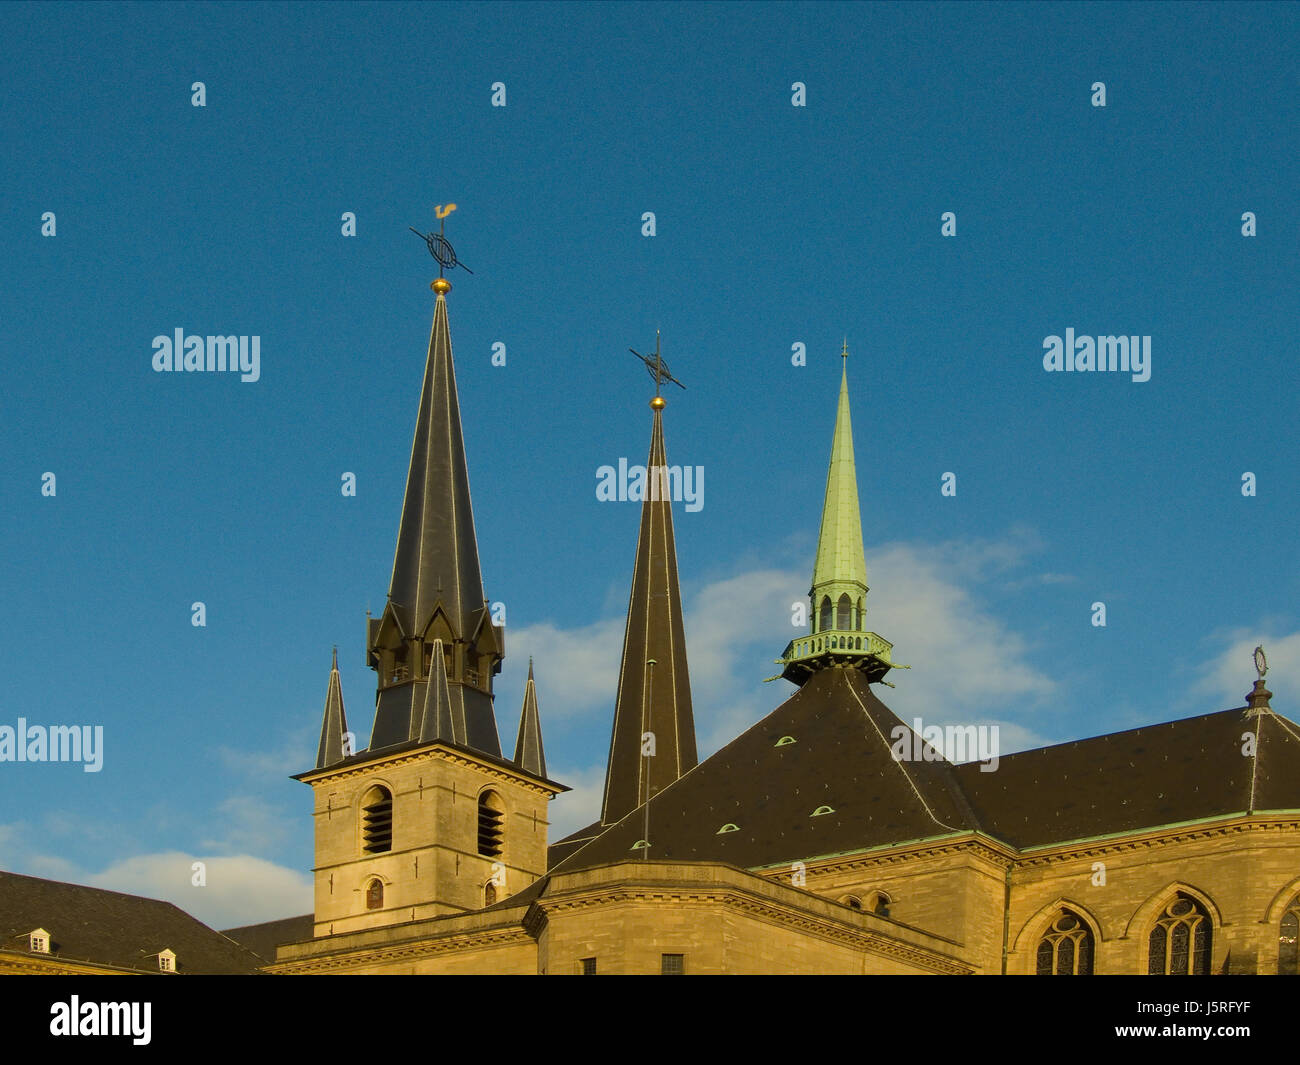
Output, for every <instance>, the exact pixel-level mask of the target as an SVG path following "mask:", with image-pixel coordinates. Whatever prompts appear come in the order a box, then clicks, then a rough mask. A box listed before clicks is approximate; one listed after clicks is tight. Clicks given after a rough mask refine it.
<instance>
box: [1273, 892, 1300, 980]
mask: <svg viewBox="0 0 1300 1065" xmlns="http://www.w3.org/2000/svg"><path fill="white" fill-rule="evenodd" d="M1277 947H1278V950H1277V974H1278V976H1300V895H1297V896H1296V897H1295V898H1293V899H1292V900H1291V904H1290V905H1289V906H1288V907H1287V908H1286V912H1285V913H1283V914H1282V927H1281V928H1280V929H1279V930H1278V937H1277Z"/></svg>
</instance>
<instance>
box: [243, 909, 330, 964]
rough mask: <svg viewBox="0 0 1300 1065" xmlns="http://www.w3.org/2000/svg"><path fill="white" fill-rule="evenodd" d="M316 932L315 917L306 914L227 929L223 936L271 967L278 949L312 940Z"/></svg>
mask: <svg viewBox="0 0 1300 1065" xmlns="http://www.w3.org/2000/svg"><path fill="white" fill-rule="evenodd" d="M315 931H316V917H315V915H314V914H310V913H304V914H303V915H302V916H301V917H282V918H280V919H279V920H278V921H263V922H262V923H261V924H247V925H243V926H241V927H239V928H226V929H223V930H222V932H221V934H222V935H223V936H228V937H229V938H231V939H233V940H234V941H235V942H236V943H238V944H239V945H240V946H241V947H243V948H244V949H245V950H248V951H251V952H252V953H253V954H256V955H257V956H258V957H259V958H261V959H262V961H264V962H266V963H267V964H268V965H269V964H270V963H271V962H273V961H275V948H276V947H279V946H283V945H284V944H285V943H301V942H303V941H304V940H308V939H311V938H312V936H313V935H314V934H315Z"/></svg>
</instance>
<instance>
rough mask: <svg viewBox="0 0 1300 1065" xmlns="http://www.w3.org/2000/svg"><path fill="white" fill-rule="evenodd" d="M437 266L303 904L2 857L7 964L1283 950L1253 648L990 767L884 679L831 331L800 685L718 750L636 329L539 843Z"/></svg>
mask: <svg viewBox="0 0 1300 1065" xmlns="http://www.w3.org/2000/svg"><path fill="white" fill-rule="evenodd" d="M432 288H433V290H434V293H435V299H434V309H433V328H432V333H431V336H430V340H429V348H428V355H427V360H426V364H425V372H424V384H423V388H422V391H421V394H420V401H419V408H418V411H417V413H416V422H415V434H414V441H413V444H412V447H411V462H410V469H409V472H408V475H407V482H406V494H405V498H404V500H403V503H402V510H401V517H400V520H399V523H398V529H397V547H396V552H395V555H394V559H393V571H392V579H391V583H390V585H389V591H388V598H387V602H386V604H385V606H384V609H383V612H382V613H381V614H380V615H379V616H378V617H370V618H369V619H368V621H367V626H366V644H367V647H366V654H367V660H368V662H369V664H370V666H371V668H373V669H374V671H375V674H376V679H377V689H376V697H375V717H374V723H373V727H372V729H371V733H370V743H369V745H368V747H366V749H364V750H354V749H353V748H354V744H353V742H352V736H353V733H352V732H350V731H349V729H348V722H347V717H346V714H345V710H344V705H343V694H342V685H341V682H340V675H339V669H338V659H337V652H336V654H335V658H334V662H333V666H332V668H331V670H330V675H329V684H328V688H327V694H326V699H325V708H324V715H323V720H322V723H321V730H320V742H319V746H318V749H317V754H316V764H315V766H314V767H312V768H310V769H308V770H307V771H306V772H303V773H301V774H298V775H297V776H296V777H295V779H297V780H300V781H302V782H303V783H304V784H306V785H308V786H310V788H311V789H312V794H313V797H314V803H313V819H314V825H315V866H314V870H313V873H314V883H315V905H314V910H313V912H312V913H310V914H306V915H303V916H301V917H289V918H285V919H283V920H279V921H271V922H267V923H263V924H258V925H251V926H247V927H243V928H233V929H227V930H225V932H224V933H217V932H215V931H213V930H212V929H210V928H207V927H206V926H204V925H202V924H200V923H199V922H197V921H195V920H194V919H193V918H191V917H189V916H188V915H186V914H184V913H183V912H182V911H180V910H178V909H177V908H176V907H174V906H171V904H169V903H161V902H155V901H153V900H147V899H141V898H137V897H136V896H130V895H120V894H117V893H114V892H107V891H101V890H98V889H94V888H85V887H79V886H76V885H67V884H58V883H54V882H51V881H44V880H37V879H35V878H31V877H22V876H17V875H14V874H7V873H4V874H0V916H3V920H0V925H2V926H3V928H0V931H4V933H5V942H4V943H3V944H0V972H171V973H177V974H184V973H187V972H189V973H201V972H207V973H221V972H224V973H253V972H262V973H272V974H330V973H338V974H370V973H374V974H412V973H430V974H574V975H596V974H619V973H622V974H664V975H684V974H705V973H707V974H723V973H737V974H766V973H783V974H838V973H843V974H849V973H857V974H903V973H918V974H920V973H948V974H1001V975H1007V974H1010V975H1016V974H1020V975H1035V974H1036V975H1091V974H1151V975H1208V974H1227V973H1231V974H1255V973H1258V974H1291V975H1294V974H1297V971H1298V969H1300V953H1298V951H1300V942H1298V941H1300V726H1297V725H1296V724H1295V723H1294V722H1292V721H1290V720H1288V719H1287V718H1286V717H1283V716H1282V715H1281V714H1279V713H1277V712H1276V711H1274V710H1273V708H1272V706H1271V705H1270V698H1271V693H1270V692H1269V691H1268V689H1267V687H1266V686H1265V683H1264V674H1265V672H1266V670H1267V663H1266V662H1265V661H1264V658H1263V652H1262V650H1260V651H1257V652H1256V671H1257V679H1256V681H1255V682H1254V686H1253V689H1252V690H1251V691H1250V693H1249V694H1248V695H1247V696H1246V705H1245V706H1241V707H1235V708H1231V709H1226V710H1219V711H1217V712H1214V713H1207V714H1204V715H1202V716H1199V717H1193V718H1187V719H1184V720H1180V721H1172V722H1165V723H1156V724H1151V725H1148V726H1145V727H1142V728H1137V729H1132V730H1130V731H1126V732H1117V733H1111V734H1108V735H1103V736H1095V737H1092V738H1088V739H1081V740H1076V741H1073V742H1069V743H1062V744H1057V745H1055V746H1051V747H1043V748H1039V749H1036V750H1028V751H1023V752H1020V753H1017V754H1012V755H1003V756H1001V757H1000V758H997V757H995V758H993V759H991V760H987V761H984V762H977V761H964V762H963V761H962V760H961V759H960V758H951V759H950V758H949V757H945V752H944V751H941V750H939V749H937V747H936V746H935V745H933V744H931V743H930V742H928V740H929V737H924V736H917V735H916V734H915V733H914V732H913V731H912V730H911V729H910V728H909V727H908V726H907V725H906V724H904V723H903V722H902V721H901V720H900V719H899V718H898V717H896V716H895V715H894V713H893V712H892V711H891V710H890V709H889V707H888V706H886V705H885V703H883V702H882V701H881V700H880V699H879V698H878V697H877V695H876V692H875V689H874V687H873V685H877V684H879V683H881V682H883V681H884V678H885V676H886V675H887V674H888V673H889V672H890V671H891V670H894V669H897V668H900V667H899V666H898V664H897V663H895V662H894V661H893V647H892V645H891V644H890V642H889V641H888V640H886V639H885V638H884V637H882V636H880V635H878V634H877V633H875V632H872V631H869V630H868V628H867V613H868V607H867V598H868V594H869V587H868V584H867V566H866V559H865V555H864V551H863V542H862V528H861V519H860V513H859V506H858V492H857V472H856V468H855V464H854V453H853V433H852V426H851V421H850V404H849V384H848V358H849V353H848V345H847V342H846V343H845V345H844V349H843V351H842V352H841V375H840V387H839V395H838V402H837V408H836V412H835V419H834V427H833V431H832V436H831V452H830V464H829V469H828V472H827V476H826V492H825V500H824V504H823V509H822V517H821V528H820V533H819V538H818V543H817V551H816V557H815V559H814V561H813V571H812V584H811V588H810V590H809V613H808V618H809V626H808V627H809V631H808V632H807V633H806V634H804V635H800V636H797V637H796V638H795V639H793V640H791V641H790V643H789V644H788V645H787V646H786V647H785V648H784V650H783V651H782V653H781V655H780V657H779V658H778V659H777V662H778V664H779V665H780V667H781V668H780V673H779V676H780V677H783V678H785V679H786V680H789V681H791V682H792V683H793V684H794V685H795V686H796V687H797V690H796V691H795V692H794V694H793V695H791V696H790V698H788V699H787V700H786V701H785V702H784V703H782V704H781V705H780V706H778V707H777V708H776V709H775V710H773V711H772V712H771V713H770V714H768V715H767V716H766V717H765V718H763V719H762V720H761V721H759V722H757V723H756V724H754V725H753V726H751V727H750V728H749V729H747V730H746V731H745V732H743V733H742V734H741V735H739V736H737V737H736V738H735V739H734V740H732V741H731V742H730V743H728V744H727V745H726V746H724V747H723V748H722V749H721V750H719V751H718V752H717V753H715V754H713V755H712V756H711V757H709V758H707V759H705V760H704V761H703V762H701V761H699V759H698V757H697V752H696V741H695V724H694V713H693V709H692V703H691V685H690V674H689V669H688V664H687V660H688V643H687V639H686V633H685V631H684V625H683V620H682V607H681V593H680V590H679V588H678V578H677V557H676V547H675V543H674V536H673V519H672V504H673V498H672V497H673V495H674V493H673V492H672V491H671V490H661V489H668V488H670V485H669V483H668V482H669V480H670V474H669V471H670V470H671V467H669V466H668V462H667V451H666V448H665V443H664V424H663V422H664V409H665V407H666V401H665V400H664V398H663V397H662V396H661V395H660V391H661V387H660V386H661V385H662V384H663V382H664V381H665V380H672V378H671V377H670V376H669V375H668V373H667V368H666V367H665V366H664V365H663V363H662V360H661V358H660V357H659V355H658V352H657V351H656V356H655V358H654V359H653V360H651V359H649V358H647V357H645V356H642V358H643V359H644V360H645V361H646V364H647V367H648V368H649V369H650V371H651V374H652V376H653V377H654V380H655V384H656V389H655V396H654V398H653V399H651V401H650V407H651V411H652V414H651V428H650V452H649V459H648V462H647V466H646V471H647V474H648V481H649V485H648V486H643V487H644V489H645V490H644V491H643V492H642V493H641V496H642V498H641V500H640V502H641V516H640V530H639V535H638V538H637V545H636V555H635V563H634V565H633V571H632V583H631V590H630V594H629V598H628V609H627V623H626V630H625V635H624V641H623V652H622V662H621V668H620V671H619V680H618V687H617V692H616V693H614V694H615V701H614V712H613V723H612V728H611V736H610V746H609V761H608V765H607V768H606V775H605V787H604V793H603V797H602V803H601V809H600V816H599V818H598V819H597V820H596V821H594V822H593V823H592V824H590V825H588V826H586V827H585V828H583V829H581V830H579V831H577V832H573V833H571V834H570V835H568V836H566V837H564V838H563V839H557V840H552V839H550V837H549V831H548V826H549V819H548V805H549V803H550V801H551V799H553V798H554V797H555V796H556V795H558V794H561V793H562V792H564V791H566V790H568V789H567V788H566V787H565V786H564V784H563V783H561V782H559V781H556V780H553V779H552V778H551V777H550V776H549V775H548V773H547V768H546V756H545V752H544V746H543V742H542V722H541V715H540V712H539V700H538V693H537V689H536V684H535V681H534V679H533V671H532V667H531V663H530V667H529V671H528V680H527V683H526V685H525V690H524V693H523V704H522V710H521V713H520V718H519V724H518V729H517V731H516V734H515V744H514V750H513V753H512V754H511V755H510V756H507V755H506V754H505V752H504V751H503V750H502V748H501V742H500V739H499V732H498V727H497V720H496V705H495V697H494V691H493V678H494V677H495V676H496V675H497V674H498V673H499V672H500V670H501V663H502V660H503V658H504V656H505V653H506V638H505V636H506V634H505V632H504V628H503V626H501V625H499V624H497V623H496V621H495V620H494V618H493V615H492V612H491V610H490V608H489V604H488V601H487V599H486V596H485V595H484V588H483V580H482V575H481V571H480V567H479V558H478V546H477V542H476V537H475V531H474V517H473V512H472V505H471V499H470V482H469V467H468V462H467V458H466V454H465V448H464V442H463V437H462V432H461V412H460V406H459V401H458V399H457V395H456V376H455V368H454V365H453V362H452V345H451V331H450V326H449V322H448V311H447V295H448V293H449V292H450V291H451V285H450V283H449V282H448V281H447V280H446V279H445V277H443V276H441V275H440V276H439V277H438V279H437V280H435V281H434V282H433V284H432ZM828 398H829V396H828ZM886 620H887V619H886ZM773 679H776V678H773ZM885 683H888V682H885ZM926 731H927V732H928V731H929V730H926ZM900 737H901V738H902V739H901V740H900ZM904 741H905V742H904ZM948 753H950V752H948ZM995 754H996V752H995ZM958 762H961V764H957V763H958ZM91 913H94V914H99V915H100V916H99V919H97V920H87V918H86V915H87V914H91Z"/></svg>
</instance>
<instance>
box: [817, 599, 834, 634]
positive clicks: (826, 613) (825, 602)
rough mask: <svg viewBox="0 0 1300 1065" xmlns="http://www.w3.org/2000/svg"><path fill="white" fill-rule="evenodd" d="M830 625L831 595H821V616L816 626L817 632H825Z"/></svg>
mask: <svg viewBox="0 0 1300 1065" xmlns="http://www.w3.org/2000/svg"><path fill="white" fill-rule="evenodd" d="M830 627H831V597H830V596H829V595H824V596H822V616H821V623H820V624H819V625H818V626H817V631H818V632H825V631H826V630H827V629H829V628H830Z"/></svg>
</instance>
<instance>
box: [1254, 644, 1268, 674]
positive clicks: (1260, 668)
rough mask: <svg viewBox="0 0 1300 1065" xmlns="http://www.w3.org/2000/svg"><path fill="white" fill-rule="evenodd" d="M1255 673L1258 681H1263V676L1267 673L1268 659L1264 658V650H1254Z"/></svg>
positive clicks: (1258, 648)
mask: <svg viewBox="0 0 1300 1065" xmlns="http://www.w3.org/2000/svg"><path fill="white" fill-rule="evenodd" d="M1255 672H1256V673H1258V674H1259V679H1260V680H1263V679H1264V674H1265V673H1267V672H1268V659H1267V658H1265V657H1264V648H1263V647H1256V648H1255Z"/></svg>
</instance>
